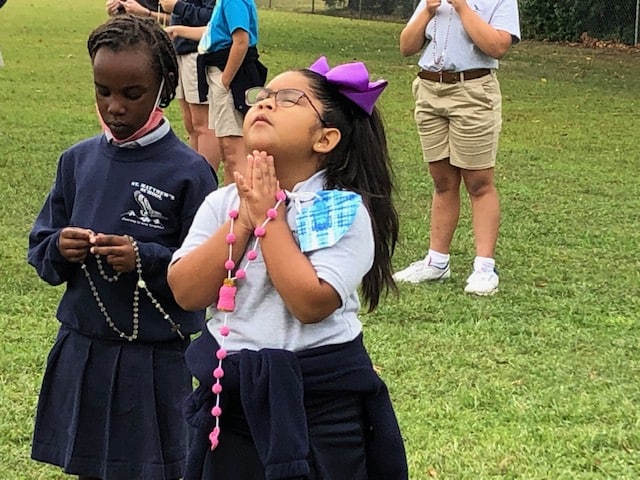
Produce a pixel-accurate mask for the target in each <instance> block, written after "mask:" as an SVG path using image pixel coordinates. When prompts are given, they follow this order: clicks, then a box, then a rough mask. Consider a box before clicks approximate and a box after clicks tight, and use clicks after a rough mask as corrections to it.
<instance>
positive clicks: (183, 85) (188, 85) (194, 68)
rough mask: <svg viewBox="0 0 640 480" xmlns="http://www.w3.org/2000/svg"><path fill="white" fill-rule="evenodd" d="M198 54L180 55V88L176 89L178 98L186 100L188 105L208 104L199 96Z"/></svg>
mask: <svg viewBox="0 0 640 480" xmlns="http://www.w3.org/2000/svg"><path fill="white" fill-rule="evenodd" d="M197 58H198V53H197V52H194V53H187V54H185V55H178V86H177V87H176V98H179V99H182V100H185V101H186V102H187V103H194V104H204V105H206V104H207V101H206V100H205V101H204V102H201V101H200V95H199V94H198V65H197V63H196V59H197Z"/></svg>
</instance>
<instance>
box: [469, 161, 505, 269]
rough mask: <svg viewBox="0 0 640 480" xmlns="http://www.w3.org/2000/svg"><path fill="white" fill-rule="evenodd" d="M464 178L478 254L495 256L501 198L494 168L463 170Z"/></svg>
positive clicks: (489, 256) (480, 255) (488, 256)
mask: <svg viewBox="0 0 640 480" xmlns="http://www.w3.org/2000/svg"><path fill="white" fill-rule="evenodd" d="M462 178H463V179H464V184H465V187H466V189H467V192H469V198H470V200H471V214H472V221H473V234H474V237H475V244H476V255H477V256H479V257H487V258H493V257H494V255H495V251H496V244H497V242H498V230H499V228H500V199H499V196H498V191H497V190H496V187H495V183H494V169H493V168H488V169H486V170H463V171H462Z"/></svg>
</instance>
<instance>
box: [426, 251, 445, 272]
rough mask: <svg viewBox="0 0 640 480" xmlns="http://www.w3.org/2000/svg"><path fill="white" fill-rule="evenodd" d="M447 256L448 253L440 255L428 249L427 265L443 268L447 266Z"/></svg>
mask: <svg viewBox="0 0 640 480" xmlns="http://www.w3.org/2000/svg"><path fill="white" fill-rule="evenodd" d="M449 256H450V255H449V254H448V253H440V252H436V251H435V250H431V249H429V253H428V254H427V258H428V259H429V265H433V266H434V267H436V268H445V267H446V266H447V265H448V264H449Z"/></svg>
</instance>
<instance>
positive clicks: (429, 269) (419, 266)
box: [393, 257, 451, 283]
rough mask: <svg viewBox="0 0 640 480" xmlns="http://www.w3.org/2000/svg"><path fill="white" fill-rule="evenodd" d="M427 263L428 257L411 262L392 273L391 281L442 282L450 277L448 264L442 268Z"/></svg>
mask: <svg viewBox="0 0 640 480" xmlns="http://www.w3.org/2000/svg"><path fill="white" fill-rule="evenodd" d="M429 262H430V259H429V257H427V258H425V259H423V260H418V261H417V262H413V263H412V264H411V265H409V266H408V267H407V268H405V269H404V270H400V271H399V272H396V273H394V274H393V279H394V280H395V281H397V282H409V283H420V282H435V281H438V280H444V279H446V278H449V277H450V276H451V268H450V267H449V263H448V262H447V264H446V265H445V266H444V268H438V267H436V266H435V265H430V264H429Z"/></svg>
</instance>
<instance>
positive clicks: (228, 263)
mask: <svg viewBox="0 0 640 480" xmlns="http://www.w3.org/2000/svg"><path fill="white" fill-rule="evenodd" d="M235 266H236V264H235V262H234V261H233V260H227V261H226V262H224V268H226V269H227V270H233V269H234V268H235Z"/></svg>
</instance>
